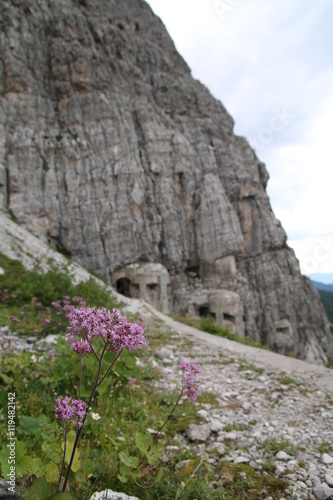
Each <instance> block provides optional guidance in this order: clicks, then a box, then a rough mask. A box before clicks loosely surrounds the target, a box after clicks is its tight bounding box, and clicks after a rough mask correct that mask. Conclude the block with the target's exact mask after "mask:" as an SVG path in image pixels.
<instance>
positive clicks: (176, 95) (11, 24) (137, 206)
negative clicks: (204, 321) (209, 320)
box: [0, 0, 333, 362]
mask: <svg viewBox="0 0 333 500" xmlns="http://www.w3.org/2000/svg"><path fill="white" fill-rule="evenodd" d="M0 23H1V31H0V55H1V57H0V169H5V171H6V173H7V183H8V194H7V197H8V205H9V208H10V210H11V211H12V212H13V214H14V215H15V217H17V219H18V220H19V221H20V222H21V223H23V224H24V225H25V226H26V227H28V228H29V229H30V230H33V231H36V232H38V233H42V234H44V235H46V236H47V237H48V238H49V241H50V242H51V243H53V244H54V245H56V246H59V247H61V248H64V249H66V250H67V251H69V252H71V255H72V257H73V259H74V260H77V261H78V262H80V263H82V264H84V265H85V266H87V267H88V268H90V269H93V270H94V271H96V272H98V273H100V274H102V275H104V277H105V278H106V279H109V277H110V276H111V275H113V274H114V273H115V272H117V270H119V269H121V268H123V267H125V266H128V265H130V264H133V263H135V262H141V263H142V262H155V263H160V264H162V265H163V266H165V267H166V269H167V270H168V271H169V273H170V275H171V285H172V292H173V297H174V308H175V309H176V310H179V311H184V310H186V308H187V306H188V294H189V290H190V283H189V282H188V272H187V271H188V270H189V269H192V268H198V269H199V274H200V280H201V283H202V286H203V287H205V288H213V289H220V288H222V289H226V290H230V291H234V292H235V293H237V294H239V295H240V296H241V298H242V301H243V311H244V314H243V322H244V328H245V330H244V331H245V335H247V336H250V337H251V338H257V339H262V340H263V341H264V342H266V343H268V345H272V346H275V347H276V348H277V349H278V350H280V351H282V352H288V351H289V350H294V351H295V352H296V354H297V355H298V356H300V357H308V358H311V357H312V358H314V359H318V360H321V361H324V362H325V361H326V355H329V356H331V357H333V335H332V332H331V331H330V329H329V324H328V321H327V318H326V316H325V314H324V311H323V308H322V307H321V305H320V301H319V299H318V296H317V293H316V292H315V291H314V290H313V288H312V287H311V286H310V285H309V283H308V282H306V280H305V279H304V278H303V277H301V275H300V273H299V268H298V263H297V261H296V259H295V257H294V254H293V252H292V251H291V250H289V249H288V248H287V246H286V236H285V233H284V231H283V229H282V228H281V225H280V223H279V221H277V220H276V218H275V216H274V214H273V212H272V210H271V207H270V205H269V200H268V198H267V195H266V191H265V188H266V184H267V180H268V174H267V171H266V169H265V166H264V165H263V164H262V163H261V162H260V161H259V160H258V158H257V157H256V155H255V153H254V152H253V151H252V150H251V148H250V147H249V145H248V143H247V141H246V140H245V139H243V138H241V137H237V136H235V135H234V134H233V120H232V118H231V117H230V115H229V114H228V113H227V111H226V110H225V109H224V107H223V106H222V104H221V103H220V102H219V101H217V100H215V99H214V98H213V97H212V96H211V94H210V93H209V92H208V90H207V89H206V88H205V87H204V86H203V85H202V84H201V83H200V82H198V81H196V80H194V79H193V78H192V76H191V73H190V70H189V68H188V66H187V65H186V63H185V62H184V60H183V59H182V58H181V56H180V55H179V54H178V53H177V51H176V49H175V46H174V44H173V42H172V40H171V39H170V37H169V35H168V34H167V32H166V30H165V28H164V26H163V24H162V22H161V21H160V20H159V19H158V18H157V17H156V16H154V14H153V13H152V11H151V9H150V8H149V6H148V5H147V4H146V3H145V2H144V1H143V0H69V1H68V0H57V1H56V2H55V1H51V0H1V3H0ZM279 321H288V322H289V323H290V325H291V328H290V330H289V333H287V334H286V340H285V342H284V341H283V340H282V341H281V338H282V339H283V332H282V330H283V328H282V329H281V328H280V330H281V331H278V332H276V328H277V327H276V325H277V324H279V323H278V322H279ZM276 335H278V337H276ZM277 338H279V340H278V342H277V340H276V339H277Z"/></svg>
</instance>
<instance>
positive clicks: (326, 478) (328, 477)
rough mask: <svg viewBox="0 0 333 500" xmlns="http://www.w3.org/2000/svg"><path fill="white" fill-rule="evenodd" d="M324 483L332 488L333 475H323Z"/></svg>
mask: <svg viewBox="0 0 333 500" xmlns="http://www.w3.org/2000/svg"><path fill="white" fill-rule="evenodd" d="M325 481H326V483H327V484H328V486H330V487H331V488H333V475H332V476H331V475H329V474H325Z"/></svg>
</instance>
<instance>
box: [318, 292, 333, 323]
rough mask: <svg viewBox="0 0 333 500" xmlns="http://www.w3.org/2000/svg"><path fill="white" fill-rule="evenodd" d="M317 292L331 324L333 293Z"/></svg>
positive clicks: (332, 317)
mask: <svg viewBox="0 0 333 500" xmlns="http://www.w3.org/2000/svg"><path fill="white" fill-rule="evenodd" d="M318 292H319V294H320V298H321V301H322V303H323V305H324V308H325V311H326V314H327V316H328V319H329V320H330V322H331V323H333V292H328V291H327V290H318Z"/></svg>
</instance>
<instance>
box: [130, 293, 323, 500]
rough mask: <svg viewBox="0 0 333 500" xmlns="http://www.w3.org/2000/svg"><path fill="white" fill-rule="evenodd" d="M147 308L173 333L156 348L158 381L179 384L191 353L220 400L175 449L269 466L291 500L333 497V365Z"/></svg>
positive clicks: (135, 306)
mask: <svg viewBox="0 0 333 500" xmlns="http://www.w3.org/2000/svg"><path fill="white" fill-rule="evenodd" d="M140 308H141V314H143V312H142V305H141V306H140V303H139V302H136V303H131V305H130V310H131V312H135V311H140ZM145 308H146V312H147V309H148V310H149V311H150V313H151V314H152V315H155V316H156V317H157V318H159V319H160V320H162V322H163V323H162V324H161V323H160V322H159V324H160V326H159V328H160V329H161V331H162V332H163V330H165V331H166V330H168V331H170V330H171V331H172V332H173V333H172V338H171V339H170V337H169V336H166V342H165V344H164V345H163V347H162V348H160V349H159V350H158V351H157V353H156V354H157V356H158V357H159V358H160V361H159V363H158V365H157V366H158V368H159V369H160V370H161V371H162V374H163V375H162V380H161V382H160V387H161V388H162V389H165V390H172V389H175V388H176V387H177V386H179V379H180V376H179V361H180V359H186V360H190V361H193V362H195V363H197V364H198V365H199V366H200V367H201V368H202V371H203V373H202V377H203V379H204V380H205V381H206V390H207V391H208V392H213V393H214V394H216V395H217V403H216V404H214V405H213V404H212V405H211V404H206V405H202V404H201V405H200V408H199V407H198V416H200V417H201V424H200V425H191V426H189V428H188V430H187V436H175V437H174V439H175V446H174V447H170V450H169V454H170V455H172V454H173V453H178V452H179V451H180V450H182V449H184V448H187V447H191V448H192V451H194V452H195V453H197V454H198V455H201V454H202V453H204V452H205V453H206V454H207V457H208V458H207V459H208V461H209V462H210V463H212V464H215V465H218V463H220V462H221V461H223V460H224V461H225V460H228V461H230V462H232V463H236V464H237V463H248V464H249V465H250V466H251V467H253V468H254V469H256V470H257V471H258V472H260V473H263V474H265V470H268V468H269V471H270V473H272V472H273V473H274V474H275V475H276V476H278V477H282V478H283V479H285V480H286V481H287V482H288V484H289V487H288V490H287V491H286V493H285V496H284V498H286V499H287V498H293V499H318V500H324V499H328V498H333V426H332V423H333V391H332V389H333V370H329V369H327V368H324V367H322V366H317V365H312V364H308V363H305V362H304V361H300V360H297V359H293V358H288V357H285V356H282V355H279V354H275V353H272V352H269V351H266V350H263V349H257V348H253V347H249V346H246V345H243V344H239V343H237V342H233V341H229V340H227V339H224V338H221V337H217V336H214V335H211V334H208V333H205V332H202V331H199V330H197V329H195V328H193V327H190V326H187V325H184V324H182V323H179V322H177V321H174V320H173V319H171V318H170V317H168V316H166V315H164V314H162V313H160V312H158V311H156V310H155V309H154V308H152V307H151V306H150V305H149V304H146V303H145ZM145 316H146V317H147V314H146V315H145ZM148 316H150V314H149V313H148ZM147 320H148V324H149V322H150V321H153V316H150V318H149V317H148V318H147ZM152 362H153V363H156V360H154V359H152ZM167 459H168V458H167V457H166V460H167ZM268 498H269V497H268Z"/></svg>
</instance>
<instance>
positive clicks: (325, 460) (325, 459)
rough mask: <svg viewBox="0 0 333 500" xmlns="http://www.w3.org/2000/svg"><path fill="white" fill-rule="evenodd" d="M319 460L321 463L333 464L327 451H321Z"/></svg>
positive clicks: (332, 458) (332, 459)
mask: <svg viewBox="0 0 333 500" xmlns="http://www.w3.org/2000/svg"><path fill="white" fill-rule="evenodd" d="M320 461H321V463H322V464H325V465H331V464H333V457H331V455H329V454H328V453H323V454H322V456H321V457H320Z"/></svg>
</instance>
